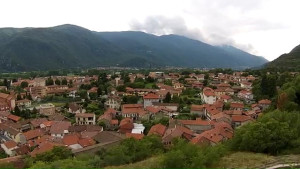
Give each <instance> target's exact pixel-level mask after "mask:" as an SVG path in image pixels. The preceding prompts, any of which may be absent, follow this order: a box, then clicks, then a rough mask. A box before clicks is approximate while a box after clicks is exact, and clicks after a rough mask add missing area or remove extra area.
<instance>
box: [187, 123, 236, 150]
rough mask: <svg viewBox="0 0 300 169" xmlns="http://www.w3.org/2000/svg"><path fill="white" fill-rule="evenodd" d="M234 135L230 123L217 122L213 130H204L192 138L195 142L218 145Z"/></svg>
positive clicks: (192, 141)
mask: <svg viewBox="0 0 300 169" xmlns="http://www.w3.org/2000/svg"><path fill="white" fill-rule="evenodd" d="M232 137H233V129H232V127H231V126H230V124H228V123H224V122H220V123H216V124H215V127H214V128H213V129H211V130H207V131H204V132H203V133H201V134H199V135H197V136H196V137H194V138H193V139H192V140H191V143H193V144H199V145H216V144H218V143H221V142H223V141H225V140H228V139H230V138H232Z"/></svg>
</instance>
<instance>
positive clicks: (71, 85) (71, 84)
mask: <svg viewBox="0 0 300 169" xmlns="http://www.w3.org/2000/svg"><path fill="white" fill-rule="evenodd" d="M68 87H73V81H72V80H71V79H70V80H69V84H68Z"/></svg>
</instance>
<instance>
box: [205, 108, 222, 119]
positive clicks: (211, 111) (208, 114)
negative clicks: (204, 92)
mask: <svg viewBox="0 0 300 169" xmlns="http://www.w3.org/2000/svg"><path fill="white" fill-rule="evenodd" d="M220 112H221V111H220V110H218V109H217V107H216V106H214V105H209V106H206V108H205V117H206V118H207V119H208V120H211V117H212V116H214V115H216V114H219V113H220Z"/></svg>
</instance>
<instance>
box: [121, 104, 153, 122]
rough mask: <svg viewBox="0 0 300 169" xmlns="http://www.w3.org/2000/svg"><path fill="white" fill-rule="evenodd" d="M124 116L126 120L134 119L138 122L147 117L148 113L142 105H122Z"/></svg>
mask: <svg viewBox="0 0 300 169" xmlns="http://www.w3.org/2000/svg"><path fill="white" fill-rule="evenodd" d="M121 113H122V116H123V117H125V118H127V117H128V118H132V119H133V120H138V119H140V118H143V117H146V115H147V112H146V111H145V110H144V108H143V105H141V104H124V105H122V111H121Z"/></svg>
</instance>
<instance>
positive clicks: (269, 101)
mask: <svg viewBox="0 0 300 169" xmlns="http://www.w3.org/2000/svg"><path fill="white" fill-rule="evenodd" d="M258 103H259V104H267V105H270V104H271V103H272V101H271V100H268V99H264V100H260V101H258Z"/></svg>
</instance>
